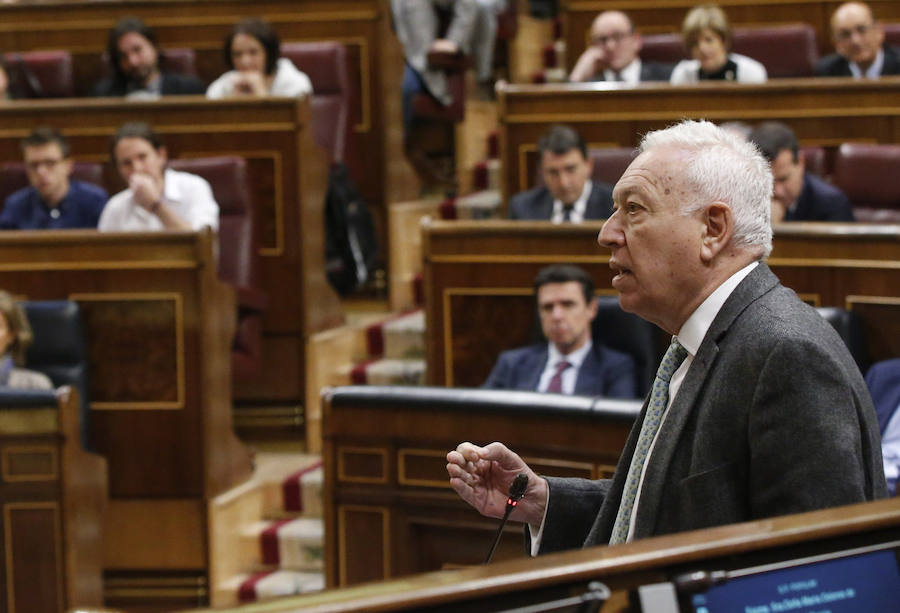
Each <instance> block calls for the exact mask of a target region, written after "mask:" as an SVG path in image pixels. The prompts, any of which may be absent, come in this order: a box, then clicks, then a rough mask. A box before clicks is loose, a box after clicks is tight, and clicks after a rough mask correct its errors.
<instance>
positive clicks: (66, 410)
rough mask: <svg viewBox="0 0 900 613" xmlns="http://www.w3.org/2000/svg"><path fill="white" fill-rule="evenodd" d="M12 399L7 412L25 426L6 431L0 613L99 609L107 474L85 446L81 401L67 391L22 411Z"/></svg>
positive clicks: (1, 407) (2, 407) (4, 405)
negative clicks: (48, 417) (81, 427)
mask: <svg viewBox="0 0 900 613" xmlns="http://www.w3.org/2000/svg"><path fill="white" fill-rule="evenodd" d="M7 392H9V391H8V390H5V391H4V393H3V394H0V413H2V414H4V415H5V416H7V417H13V416H14V417H15V420H16V421H17V422H18V423H19V425H20V426H22V427H20V428H8V427H7V425H8V424H9V423H10V422H9V421H7V420H4V423H3V424H0V459H2V462H0V464H2V471H0V499H2V501H3V502H2V505H0V507H2V508H0V522H2V529H0V539H2V551H3V556H2V560H0V612H2V613H17V612H19V613H23V612H25V611H47V612H51V611H56V612H59V613H62V611H65V610H68V609H70V608H76V607H91V606H99V605H101V604H102V603H103V594H102V574H101V572H102V534H103V515H104V510H105V507H106V477H107V473H106V463H105V462H104V460H103V459H102V458H100V457H99V456H96V455H94V454H89V453H86V452H85V451H84V450H83V449H82V448H81V446H80V437H79V435H78V431H79V417H78V413H79V408H78V405H79V402H78V396H77V394H76V393H75V392H74V391H73V390H72V389H71V388H68V387H63V388H60V390H59V391H58V392H57V396H56V397H54V394H53V393H52V392H47V393H46V394H45V397H43V398H40V399H37V401H36V403H35V401H32V403H31V404H29V405H28V406H19V405H16V404H15V400H12V399H10V398H9V397H7ZM9 394H10V395H11V396H15V394H16V392H9ZM45 412H49V413H51V414H52V419H49V420H48V419H45V417H44V416H43V415H42V413H45Z"/></svg>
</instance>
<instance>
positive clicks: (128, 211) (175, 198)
mask: <svg viewBox="0 0 900 613" xmlns="http://www.w3.org/2000/svg"><path fill="white" fill-rule="evenodd" d="M163 202H164V203H165V204H166V206H168V207H170V208H171V209H172V211H173V212H174V213H175V214H176V215H178V217H180V218H181V219H182V220H183V221H184V222H185V223H186V224H188V225H189V226H190V227H191V229H192V230H200V229H201V228H204V227H210V228H212V229H213V230H218V228H219V205H218V204H217V203H216V200H215V198H213V193H212V188H211V187H210V186H209V183H207V182H206V179H204V178H202V177H198V176H197V175H193V174H190V173H188V172H180V171H177V170H172V169H171V168H167V169H166V171H165V174H164V175H163ZM97 229H98V230H100V231H101V232H147V231H156V230H165V226H163V223H162V221H161V220H160V219H159V217H157V216H156V215H154V214H153V213H151V212H150V211H148V210H147V209H145V208H144V207H142V206H141V205H140V204H138V203H137V202H135V200H134V196H133V195H132V193H131V189H126V190H124V191H121V192H119V193H118V194H116V195H115V196H113V197H112V198H110V199H109V202H107V203H106V206H105V207H103V213H102V214H101V215H100V221H99V222H98V223H97Z"/></svg>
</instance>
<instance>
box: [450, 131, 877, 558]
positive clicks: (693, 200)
mask: <svg viewBox="0 0 900 613" xmlns="http://www.w3.org/2000/svg"><path fill="white" fill-rule="evenodd" d="M771 194H772V176H771V173H770V171H769V168H768V165H767V164H766V162H765V160H764V159H763V157H762V155H760V153H759V151H758V150H757V149H756V148H755V147H754V145H752V144H751V143H748V142H746V141H745V140H743V139H741V138H740V137H738V136H736V135H734V134H730V133H728V132H726V131H724V130H721V129H720V128H718V127H716V126H715V125H713V124H711V123H709V122H706V121H703V122H697V121H684V122H682V123H680V124H678V125H675V126H673V127H671V128H668V129H666V130H660V131H656V132H651V133H649V134H647V135H646V136H645V137H644V140H643V143H642V145H641V153H640V155H639V156H638V157H637V158H636V159H635V160H634V162H632V164H631V165H630V166H629V167H628V169H627V170H626V171H625V174H624V175H623V176H622V178H621V179H620V180H619V182H618V183H617V184H616V188H615V192H614V195H615V203H616V206H615V212H614V213H613V215H612V216H611V217H610V218H609V219H608V220H607V221H606V223H605V224H604V225H603V229H602V230H601V232H600V236H599V242H600V244H601V245H602V246H604V247H606V248H608V249H610V250H611V252H612V256H611V257H610V260H609V265H610V268H611V269H612V271H613V273H614V276H613V279H612V285H613V287H614V288H615V289H617V290H618V292H619V303H620V304H621V306H622V308H623V309H624V310H626V311H629V312H633V313H636V314H638V315H640V316H641V317H643V318H644V319H647V320H649V321H652V322H654V323H655V324H657V325H659V326H660V327H661V328H663V329H664V330H666V331H667V332H669V333H671V334H672V335H673V336H672V343H671V345H670V347H669V350H668V351H667V352H666V355H665V357H664V358H663V360H662V363H661V364H660V368H659V370H658V372H657V378H656V380H655V381H654V383H653V389H652V391H651V393H650V395H649V396H648V398H647V399H646V401H645V403H644V408H643V410H642V411H641V413H640V415H639V416H638V418H637V420H636V422H635V425H634V427H633V429H632V432H631V434H630V436H629V437H628V441H627V442H626V444H625V447H624V449H623V452H622V456H621V458H620V459H619V464H618V466H617V467H616V472H615V475H614V476H613V478H612V479H603V480H597V481H592V480H585V479H560V478H553V477H542V476H539V475H537V474H536V473H534V471H532V470H531V469H530V468H529V467H528V466H527V465H526V464H525V463H524V462H523V461H522V459H521V458H520V457H519V456H518V455H517V454H515V453H513V452H512V451H510V450H509V449H508V448H507V447H506V446H505V445H503V444H502V443H491V444H490V445H487V446H485V447H479V446H477V445H474V444H472V443H468V442H465V443H461V444H460V445H459V446H458V447H457V448H456V449H455V450H454V451H451V452H450V453H448V454H447V462H448V463H447V472H448V473H449V475H450V485H451V486H452V487H453V489H454V490H455V491H456V492H457V493H458V494H459V495H460V496H461V497H462V498H463V499H464V500H466V501H467V502H469V503H470V504H472V505H473V506H474V507H475V508H476V509H478V510H479V511H480V512H481V513H483V514H485V515H488V516H491V517H502V516H503V513H504V508H505V504H506V499H507V492H508V490H509V486H510V484H511V482H512V480H513V479H514V477H515V476H516V475H517V474H518V473H523V472H524V473H525V474H526V475H527V476H528V477H529V480H528V487H527V490H526V492H525V496H524V498H523V499H522V500H521V501H519V504H518V506H516V507H515V511H513V513H512V515H511V517H512V518H513V519H518V520H520V521H524V522H527V523H528V534H529V536H530V539H531V551H532V553H535V554H536V553H545V552H550V551H558V550H563V549H572V548H577V547H586V546H592V545H607V544H609V545H616V544H619V543H625V542H629V541H632V540H634V539H639V538H644V537H650V536H656V535H662V534H670V533H675V532H682V531H687V530H696V529H701V528H707V527H711V526H718V525H723V524H732V523H738V522H744V521H750V520H755V519H761V518H766V517H772V516H777V515H786V514H790V513H799V512H803V511H812V510H815V509H822V508H828V507H834V506H840V505H846V504H851V503H857V502H863V501H867V500H874V499H877V498H883V497H884V496H886V493H887V490H886V485H885V479H884V470H883V468H882V460H881V445H880V441H879V435H878V420H877V418H876V416H875V411H874V409H873V407H872V400H871V398H870V396H869V392H868V390H867V389H866V385H865V382H864V381H863V379H862V376H861V375H860V373H859V369H858V368H857V366H856V363H855V362H854V360H853V358H852V357H851V356H850V353H849V351H848V350H847V348H846V346H845V345H844V343H843V341H842V340H841V339H840V337H839V336H838V335H837V333H836V332H835V331H834V329H833V328H831V326H830V325H829V324H828V323H827V322H826V321H825V320H824V319H823V318H822V317H821V316H820V315H819V314H818V313H817V312H816V311H815V309H813V308H812V307H810V306H809V305H807V304H805V303H804V302H802V301H801V300H800V299H799V298H798V297H797V295H796V294H795V293H794V292H793V291H791V290H789V289H787V288H786V287H784V286H782V285H781V284H780V283H779V281H778V278H777V277H776V276H775V275H774V274H773V272H772V271H771V270H770V269H769V267H768V266H767V265H766V264H765V262H764V259H765V258H766V256H767V255H768V254H769V252H770V251H771V248H772V229H771V225H770V223H769V205H770V202H769V201H770V197H771Z"/></svg>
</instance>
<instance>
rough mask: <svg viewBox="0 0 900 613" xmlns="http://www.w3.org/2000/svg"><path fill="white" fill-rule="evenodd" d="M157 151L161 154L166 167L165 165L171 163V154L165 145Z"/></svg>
mask: <svg viewBox="0 0 900 613" xmlns="http://www.w3.org/2000/svg"><path fill="white" fill-rule="evenodd" d="M157 151H158V152H159V155H160V157H161V158H162V161H163V165H165V163H166V162H168V161H169V152H168V151H166V146H165V145H163V146H162V147H160V148H159V149H157Z"/></svg>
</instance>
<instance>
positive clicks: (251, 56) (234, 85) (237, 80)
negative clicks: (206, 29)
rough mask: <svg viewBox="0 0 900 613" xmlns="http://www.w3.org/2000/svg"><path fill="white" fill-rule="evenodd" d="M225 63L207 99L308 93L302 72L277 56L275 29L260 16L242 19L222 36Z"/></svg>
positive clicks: (309, 83) (308, 87)
mask: <svg viewBox="0 0 900 613" xmlns="http://www.w3.org/2000/svg"><path fill="white" fill-rule="evenodd" d="M224 52H225V62H226V63H227V64H228V67H229V68H231V70H229V71H228V72H226V73H225V74H223V75H222V76H221V77H219V78H218V79H216V80H215V81H213V83H212V84H211V85H210V86H209V89H207V90H206V97H207V98H228V97H231V96H284V97H291V98H294V97H300V96H306V95H308V94H311V93H312V91H313V88H312V83H311V82H310V80H309V77H307V76H306V74H305V73H303V72H301V71H300V70H298V69H297V67H296V66H294V63H293V62H291V61H290V60H289V59H287V58H283V57H281V42H280V41H279V39H278V35H277V34H276V33H275V30H273V29H272V26H270V25H269V24H268V23H266V22H265V21H263V20H261V19H254V18H251V19H244V20H243V21H241V22H239V23H238V24H237V25H235V26H234V28H233V29H232V31H231V33H230V34H229V35H228V38H226V39H225V48H224Z"/></svg>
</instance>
